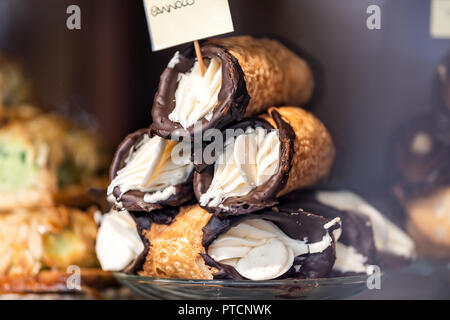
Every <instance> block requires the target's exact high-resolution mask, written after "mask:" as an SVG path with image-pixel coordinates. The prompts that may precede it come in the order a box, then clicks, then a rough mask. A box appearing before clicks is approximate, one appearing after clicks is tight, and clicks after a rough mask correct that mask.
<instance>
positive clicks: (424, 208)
mask: <svg viewBox="0 0 450 320" xmlns="http://www.w3.org/2000/svg"><path fill="white" fill-rule="evenodd" d="M405 207H406V211H407V213H408V217H409V220H408V223H407V228H408V232H409V234H410V235H411V237H412V238H413V239H414V240H415V241H416V245H417V252H418V255H420V256H422V257H434V258H438V259H448V258H450V186H446V187H442V188H439V189H437V190H435V191H434V192H432V193H431V194H427V195H422V196H418V197H414V198H411V199H408V201H407V202H406V204H405Z"/></svg>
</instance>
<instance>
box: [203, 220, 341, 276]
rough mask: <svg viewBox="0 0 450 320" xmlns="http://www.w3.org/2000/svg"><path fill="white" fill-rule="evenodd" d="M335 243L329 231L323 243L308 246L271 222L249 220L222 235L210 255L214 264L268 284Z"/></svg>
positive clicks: (209, 250) (211, 246) (305, 240)
mask: <svg viewBox="0 0 450 320" xmlns="http://www.w3.org/2000/svg"><path fill="white" fill-rule="evenodd" d="M333 221H334V223H333V224H328V225H327V226H324V229H326V230H328V228H330V227H331V226H332V225H334V224H335V223H340V219H336V220H333ZM326 227H327V228H326ZM332 242H333V238H332V237H331V236H330V234H329V232H328V231H327V232H326V233H325V235H324V236H323V238H322V240H321V241H319V242H315V243H308V239H304V240H295V239H292V238H290V237H288V236H287V235H286V234H285V233H284V232H283V231H282V230H280V228H278V227H277V226H276V225H275V224H274V223H272V222H270V221H267V220H263V219H249V220H246V221H244V222H242V223H240V224H238V225H237V226H235V227H232V228H231V229H230V230H228V231H227V232H226V233H224V234H222V235H220V236H219V237H218V238H217V239H216V240H215V241H214V242H213V243H212V244H211V245H210V246H209V248H208V254H209V255H210V256H211V258H213V259H214V260H215V261H217V262H219V263H222V264H226V265H230V266H232V267H234V268H235V270H236V271H237V272H238V273H239V274H240V275H242V276H243V277H245V278H247V279H251V280H269V279H274V278H277V277H279V276H281V275H283V274H284V273H286V272H287V271H288V270H289V269H290V268H291V267H292V265H293V263H294V258H295V257H297V256H301V255H305V254H311V253H319V252H322V251H324V250H325V249H326V248H328V247H329V246H331V244H332Z"/></svg>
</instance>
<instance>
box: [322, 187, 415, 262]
mask: <svg viewBox="0 0 450 320" xmlns="http://www.w3.org/2000/svg"><path fill="white" fill-rule="evenodd" d="M316 199H317V201H319V202H321V203H323V204H325V205H328V206H330V207H334V208H336V209H338V210H352V211H355V212H359V213H361V214H364V215H366V216H367V217H369V218H370V221H371V223H372V230H373V234H374V240H375V247H376V248H377V250H379V251H383V252H389V253H392V254H395V255H399V256H403V257H406V258H413V257H414V256H415V246H414V241H413V240H412V239H411V238H410V237H409V236H408V235H407V234H406V233H405V232H404V231H403V230H401V229H400V228H398V227H397V226H396V225H395V224H393V223H392V222H391V221H389V220H388V219H387V218H385V217H384V216H383V214H381V212H379V211H378V210H377V209H375V208H374V207H372V206H371V205H370V204H368V203H367V202H366V201H365V200H364V199H362V198H361V197H360V196H358V195H356V194H355V193H353V192H351V191H319V192H317V194H316ZM344 228H345V226H344Z"/></svg>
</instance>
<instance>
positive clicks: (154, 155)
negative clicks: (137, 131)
mask: <svg viewBox="0 0 450 320" xmlns="http://www.w3.org/2000/svg"><path fill="white" fill-rule="evenodd" d="M178 144H179V143H178V142H176V141H171V140H166V139H163V138H161V137H158V136H154V137H152V138H150V137H149V136H148V135H144V138H143V139H142V140H141V141H140V142H139V143H138V144H137V145H136V147H135V148H132V149H131V150H130V154H129V156H128V158H127V159H125V167H123V168H122V169H120V170H119V171H118V172H117V175H116V177H115V178H114V179H113V181H111V184H110V185H109V187H108V199H109V200H113V202H114V203H116V204H120V198H121V197H122V195H123V194H124V193H126V192H127V191H130V190H137V191H142V192H144V193H145V195H144V201H145V202H148V203H154V202H158V201H163V200H167V199H168V198H169V197H170V196H172V195H174V194H175V193H176V189H175V187H174V186H176V185H178V184H180V183H183V182H185V181H186V180H187V179H188V177H189V175H190V174H191V172H192V170H193V169H194V165H193V164H192V162H191V161H190V154H188V153H183V154H182V155H181V156H180V157H177V159H176V161H175V160H174V159H173V158H172V152H173V151H174V148H176V146H177V145H178ZM177 149H178V148H177ZM116 187H119V189H120V196H119V197H118V198H117V199H116V197H114V196H112V193H113V191H114V189H115V188H116Z"/></svg>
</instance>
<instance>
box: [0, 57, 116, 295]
mask: <svg viewBox="0 0 450 320" xmlns="http://www.w3.org/2000/svg"><path fill="white" fill-rule="evenodd" d="M2 63H3V61H2V60H1V58H0V93H2V94H4V95H3V98H4V99H3V100H2V101H0V104H1V103H4V105H3V108H0V293H11V292H15V293H17V292H22V293H23V292H43V291H46V292H48V291H52V292H56V291H61V290H62V291H70V290H72V289H73V288H69V287H67V285H66V283H65V281H66V279H67V278H68V277H69V276H70V275H71V273H70V272H69V271H67V268H68V267H69V266H77V267H79V268H80V269H81V270H83V275H84V274H85V272H87V273H88V278H89V279H94V278H95V277H96V276H98V280H99V282H97V284H99V285H102V284H104V283H106V282H108V283H111V277H110V276H107V277H106V276H104V275H103V274H104V273H103V272H102V271H101V270H99V268H98V261H97V258H96V255H95V249H94V248H95V239H96V236H97V225H96V222H95V220H94V212H95V210H94V208H89V207H90V205H91V204H93V203H92V201H90V200H89V199H88V198H87V196H86V191H87V188H88V187H90V186H91V185H96V186H98V187H106V185H107V178H106V171H107V169H106V167H107V163H108V157H107V153H106V152H105V151H102V150H103V147H102V144H101V143H100V140H99V138H98V137H97V136H96V134H95V133H92V132H90V131H88V130H87V129H85V128H83V127H81V126H78V125H75V124H74V123H72V122H70V121H69V120H67V119H66V118H64V117H61V116H58V115H55V114H50V113H46V112H43V111H42V110H40V109H39V108H36V107H33V106H30V105H25V104H14V103H18V102H19V101H20V102H21V101H22V100H23V97H24V96H23V92H22V90H19V89H20V87H21V86H20V85H19V84H20V83H22V81H21V80H20V79H18V78H16V77H15V73H13V72H12V71H11V72H9V73H8V72H6V71H5V70H15V69H14V68H7V67H6V66H5V65H2ZM14 88H15V89H14ZM6 103H8V104H7V105H6ZM86 268H87V269H86ZM92 268H96V269H95V270H91V269H92ZM87 270H90V271H87ZM89 279H88V280H89ZM105 281H106V282H105ZM93 282H95V281H90V283H91V284H92V283H93Z"/></svg>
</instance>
